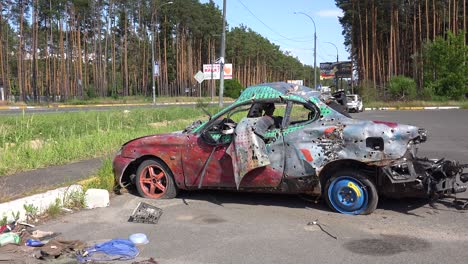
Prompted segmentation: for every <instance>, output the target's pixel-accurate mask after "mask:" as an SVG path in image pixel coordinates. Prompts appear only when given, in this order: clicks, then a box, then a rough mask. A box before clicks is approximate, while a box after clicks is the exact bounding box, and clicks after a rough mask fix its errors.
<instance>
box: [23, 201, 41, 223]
mask: <svg viewBox="0 0 468 264" xmlns="http://www.w3.org/2000/svg"><path fill="white" fill-rule="evenodd" d="M23 208H24V210H25V211H26V221H27V222H31V221H34V220H35V219H36V218H37V214H38V213H39V208H38V207H36V206H34V205H33V204H23Z"/></svg>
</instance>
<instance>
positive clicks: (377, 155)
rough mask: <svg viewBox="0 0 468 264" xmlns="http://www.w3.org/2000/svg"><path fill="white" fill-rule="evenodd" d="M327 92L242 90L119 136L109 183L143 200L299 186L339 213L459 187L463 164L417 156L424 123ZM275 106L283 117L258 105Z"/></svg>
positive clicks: (268, 87) (284, 86) (284, 87)
mask: <svg viewBox="0 0 468 264" xmlns="http://www.w3.org/2000/svg"><path fill="white" fill-rule="evenodd" d="M326 99H327V98H324V95H322V94H321V93H320V92H318V91H315V90H312V89H311V88H308V87H305V86H297V85H292V84H288V83H267V84H260V85H257V86H252V87H249V88H247V89H246V90H245V91H243V93H242V94H241V96H240V97H239V99H238V100H237V101H235V102H234V103H233V104H232V105H230V106H228V107H227V108H225V109H223V110H221V111H220V112H219V113H217V114H216V115H214V116H213V117H210V119H209V120H208V121H207V122H200V121H197V122H194V123H193V124H192V125H191V126H189V127H187V128H186V129H185V130H184V131H179V132H174V133H170V134H163V135H151V136H146V137H142V138H138V139H134V140H132V141H129V142H127V143H125V144H124V145H123V146H122V148H121V149H120V151H119V152H118V154H117V156H116V157H115V159H114V174H115V179H116V183H117V184H118V186H120V187H126V186H128V185H136V188H137V190H138V192H139V193H140V194H141V195H142V196H145V197H150V198H172V197H175V196H176V195H177V190H178V189H186V190H190V189H201V188H203V189H229V190H242V191H260V192H283V193H306V194H312V195H320V196H322V197H323V198H325V200H326V201H327V203H328V205H329V206H330V207H331V208H332V209H334V210H335V211H338V212H341V213H345V214H369V213H371V212H372V211H374V210H375V208H376V207H377V202H378V197H379V195H383V196H392V197H404V196H429V197H437V196H439V195H443V194H455V193H460V192H464V191H466V189H467V187H466V186H464V185H462V183H466V182H467V181H468V173H463V169H464V168H468V165H466V164H459V163H458V162H456V161H450V160H445V159H438V160H435V159H428V158H419V157H417V156H416V152H417V146H418V144H420V143H423V142H425V141H426V139H427V136H426V131H425V130H424V129H421V128H417V127H415V126H410V125H402V124H397V123H392V122H383V121H368V120H358V119H352V118H349V117H346V116H345V115H343V114H342V113H340V112H339V111H336V110H334V108H333V107H331V105H329V104H327V102H329V101H328V100H326ZM274 105H276V106H282V107H281V108H282V109H284V114H283V116H282V117H278V116H273V115H272V112H271V109H270V110H267V109H266V108H267V107H273V108H272V109H273V111H274ZM298 109H299V110H298ZM269 112H271V113H269ZM297 113H299V114H297ZM239 116H240V118H239ZM235 117H238V118H237V119H239V122H238V123H236V122H235V121H234V120H233V119H236V118H235Z"/></svg>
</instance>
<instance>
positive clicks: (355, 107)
mask: <svg viewBox="0 0 468 264" xmlns="http://www.w3.org/2000/svg"><path fill="white" fill-rule="evenodd" d="M346 99H347V101H348V102H347V105H348V111H349V112H356V113H357V112H362V111H364V106H363V104H362V98H361V96H359V95H358V94H348V95H347V96H346Z"/></svg>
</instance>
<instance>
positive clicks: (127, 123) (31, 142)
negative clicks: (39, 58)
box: [0, 107, 216, 175]
mask: <svg viewBox="0 0 468 264" xmlns="http://www.w3.org/2000/svg"><path fill="white" fill-rule="evenodd" d="M215 111H216V109H211V112H215ZM206 118H207V117H206V115H205V114H203V111H202V110H201V109H199V108H195V107H170V108H157V109H136V110H131V111H128V110H118V111H117V110H113V111H89V112H88V111H86V112H65V113H53V114H22V115H14V116H0V175H8V174H13V173H16V172H20V171H26V170H32V169H36V168H41V167H47V166H51V165H60V164H65V163H69V162H72V161H76V160H83V159H88V158H93V157H105V156H112V155H113V154H114V153H115V152H116V151H117V150H118V148H119V147H120V146H121V145H122V144H123V143H124V142H126V141H128V140H131V139H133V138H136V137H141V136H144V135H151V134H158V133H167V132H173V131H177V130H181V129H183V128H184V127H186V126H187V125H189V124H191V123H192V122H193V121H195V120H197V119H206Z"/></svg>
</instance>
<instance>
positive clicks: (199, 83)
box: [193, 71, 205, 97]
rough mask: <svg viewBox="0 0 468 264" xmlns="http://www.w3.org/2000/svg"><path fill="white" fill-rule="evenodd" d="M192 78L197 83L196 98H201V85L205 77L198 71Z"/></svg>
mask: <svg viewBox="0 0 468 264" xmlns="http://www.w3.org/2000/svg"><path fill="white" fill-rule="evenodd" d="M193 78H195V80H197V82H198V97H201V84H202V82H203V81H204V80H205V75H204V74H203V72H202V71H198V72H197V73H196V74H195V75H194V76H193Z"/></svg>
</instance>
